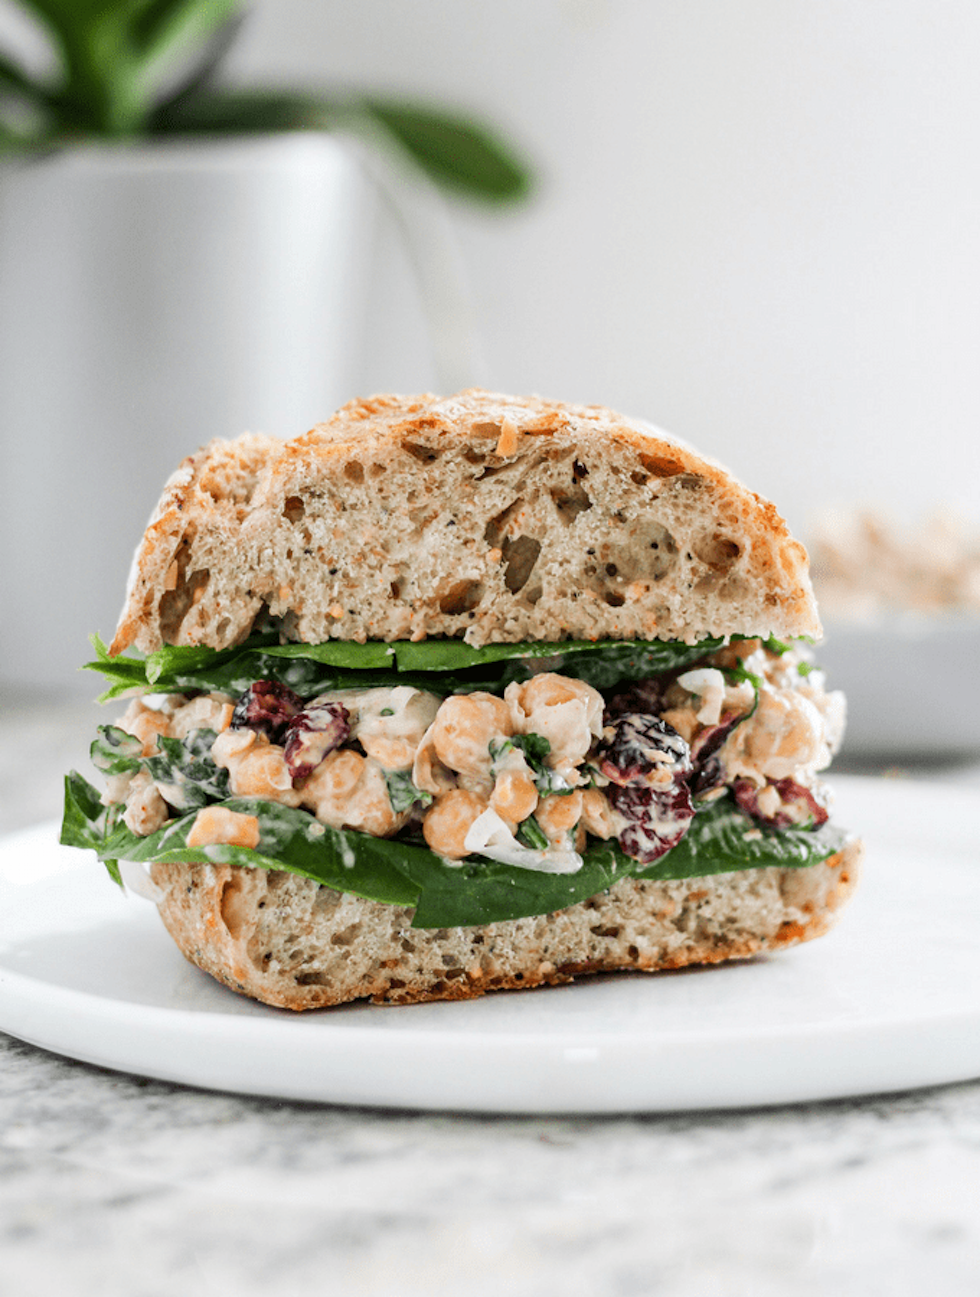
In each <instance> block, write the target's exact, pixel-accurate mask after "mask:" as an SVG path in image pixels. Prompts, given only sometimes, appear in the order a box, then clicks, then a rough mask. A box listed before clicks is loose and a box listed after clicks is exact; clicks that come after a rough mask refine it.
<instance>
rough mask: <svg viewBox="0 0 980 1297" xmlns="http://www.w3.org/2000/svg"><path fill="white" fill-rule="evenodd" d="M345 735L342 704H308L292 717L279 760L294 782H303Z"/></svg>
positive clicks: (347, 727)
mask: <svg viewBox="0 0 980 1297" xmlns="http://www.w3.org/2000/svg"><path fill="white" fill-rule="evenodd" d="M349 734H350V712H348V710H347V708H346V707H345V706H344V705H343V703H336V702H322V703H317V702H314V703H311V704H310V706H309V707H307V708H306V710H305V711H302V712H300V714H299V715H298V716H295V717H293V719H292V720H291V721H290V722H289V728H288V730H287V731H286V748H285V752H284V753H283V757H284V760H285V762H286V767H287V769H288V770H289V773H290V774H291V775H292V777H293V778H294V779H305V778H306V776H307V775H310V774H312V773H313V771H314V770H315V769H316V768H317V766H318V765H319V764H320V762H321V761H322V760H323V758H324V757H325V756H326V755H327V754H328V753H330V752H332V751H333V750H334V748H339V747H340V745H341V743H343V741H344V739H346V738H347V736H348V735H349Z"/></svg>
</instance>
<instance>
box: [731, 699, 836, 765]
mask: <svg viewBox="0 0 980 1297" xmlns="http://www.w3.org/2000/svg"><path fill="white" fill-rule="evenodd" d="M722 751H723V753H724V757H723V760H724V763H725V767H726V769H727V770H728V771H729V773H731V774H746V775H748V776H749V777H750V778H753V777H754V778H756V779H758V777H759V776H760V775H761V776H762V777H763V778H769V779H784V778H787V777H793V776H794V775H795V774H796V772H797V771H798V770H799V769H800V767H806V766H812V767H816V768H817V769H820V768H821V767H822V766H823V765H826V764H827V762H828V761H829V759H830V752H829V749H828V745H827V742H826V739H825V737H824V725H823V718H822V717H821V715H820V712H819V711H818V710H817V708H816V707H815V706H814V705H813V703H812V702H810V700H809V699H808V698H804V697H803V696H802V695H801V694H798V693H793V694H787V693H775V692H774V691H773V690H772V689H769V688H766V687H763V688H762V689H761V690H760V691H759V705H758V707H757V708H756V710H755V712H754V713H753V714H752V715H751V716H750V717H749V718H748V719H747V720H745V721H743V722H742V724H741V725H739V726H738V728H737V729H736V730H735V731H734V732H733V733H732V735H731V737H730V738H729V740H728V742H727V743H726V744H725V746H724V748H723V749H722Z"/></svg>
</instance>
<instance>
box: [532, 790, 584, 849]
mask: <svg viewBox="0 0 980 1297" xmlns="http://www.w3.org/2000/svg"><path fill="white" fill-rule="evenodd" d="M582 801H583V798H582V793H581V791H580V790H578V789H576V791H575V792H574V793H565V794H558V793H552V794H551V796H549V797H542V798H541V801H540V802H539V803H538V809H537V812H536V814H535V819H536V820H537V821H538V823H539V824H540V825H541V828H542V829H543V830H544V832H545V835H546V836H547V838H548V840H549V841H550V842H551V843H553V844H554V845H559V844H561V845H563V844H564V842H565V839H566V838H567V837H568V834H569V833H570V832H571V831H572V830H573V829H574V828H575V825H576V824H578V822H579V820H580V819H581V818H582Z"/></svg>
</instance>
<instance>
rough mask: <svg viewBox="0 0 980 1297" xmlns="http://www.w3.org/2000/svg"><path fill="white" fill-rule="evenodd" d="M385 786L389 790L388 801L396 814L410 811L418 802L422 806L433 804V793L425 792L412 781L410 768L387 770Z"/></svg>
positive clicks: (385, 772)
mask: <svg viewBox="0 0 980 1297" xmlns="http://www.w3.org/2000/svg"><path fill="white" fill-rule="evenodd" d="M384 777H385V787H386V788H387V790H388V801H389V802H390V803H391V809H392V810H393V811H394V812H395V814H396V815H400V814H401V813H402V811H410V810H411V809H412V807H413V806H414V805H415V804H416V803H418V804H419V805H421V806H430V805H431V804H432V794H431V793H426V792H423V791H422V789H421V788H416V786H415V785H414V784H413V783H412V772H411V771H410V770H385V771H384Z"/></svg>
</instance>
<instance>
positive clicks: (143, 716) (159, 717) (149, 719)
mask: <svg viewBox="0 0 980 1297" xmlns="http://www.w3.org/2000/svg"><path fill="white" fill-rule="evenodd" d="M127 715H128V713H127ZM124 719H126V718H125V717H124ZM124 728H126V729H127V730H128V732H129V733H130V734H132V735H134V736H135V737H136V738H138V739H139V741H140V742H141V743H142V744H143V756H144V757H148V756H150V755H152V753H154V752H156V751H157V739H158V738H159V737H160V735H161V734H163V735H169V733H170V718H169V717H168V716H165V715H164V713H163V712H158V711H154V710H153V708H151V707H144V708H143V709H142V710H141V711H140V712H139V713H138V714H137V715H136V716H134V717H133V718H132V720H130V721H129V724H128V725H126V726H125V727H124Z"/></svg>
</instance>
